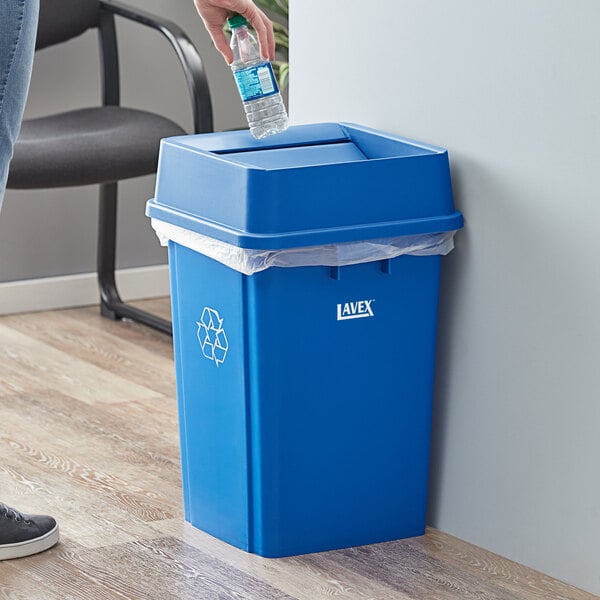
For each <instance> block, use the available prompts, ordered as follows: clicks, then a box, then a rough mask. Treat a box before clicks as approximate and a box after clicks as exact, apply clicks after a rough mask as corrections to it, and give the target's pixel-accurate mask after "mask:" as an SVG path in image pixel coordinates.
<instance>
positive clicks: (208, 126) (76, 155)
mask: <svg viewBox="0 0 600 600" xmlns="http://www.w3.org/2000/svg"><path fill="white" fill-rule="evenodd" d="M114 15H118V16H120V17H123V18H125V19H130V20H132V21H135V22H137V23H140V24H142V25H145V26H148V27H151V28H153V29H156V30H158V31H160V32H161V33H162V34H163V35H164V36H165V37H166V38H167V39H168V41H169V42H170V44H171V46H172V47H173V48H174V49H175V52H176V53H177V56H178V58H179V61H180V63H181V65H182V67H183V70H184V73H185V77H186V81H187V86H188V89H189V92H190V95H191V100H192V109H193V117H194V131H195V132H196V133H205V132H210V131H212V130H213V118H212V107H211V100H210V92H209V89H208V82H207V79H206V74H205V72H204V67H203V65H202V59H201V58H200V55H199V54H198V52H197V51H196V49H195V48H194V46H193V44H192V42H191V41H190V40H189V38H188V37H187V36H186V34H185V33H184V32H183V31H182V30H181V29H180V28H179V27H178V26H177V25H175V24H174V23H172V22H170V21H166V20H164V19H161V18H158V17H155V16H153V15H151V14H148V13H146V12H144V11H141V10H138V9H137V8H131V7H129V6H126V5H124V4H121V3H120V2H114V1H106V2H105V1H102V0H41V5H40V23H39V27H38V34H37V43H36V49H41V48H46V47H47V46H51V45H54V44H58V43H60V42H64V41H67V40H69V39H71V38H73V37H75V36H77V35H79V34H81V33H83V32H84V31H87V30H88V29H90V28H97V29H98V32H99V41H100V50H101V52H100V56H101V77H102V96H103V97H102V106H98V107H94V108H84V109H80V110H74V111H70V112H64V113H61V114H56V115H51V116H46V117H42V118H38V119H30V120H25V121H24V122H23V126H22V129H21V135H20V137H19V139H18V141H17V143H16V145H15V152H14V156H13V160H12V162H11V166H10V172H9V178H8V187H10V188H15V189H34V188H37V189H39V188H53V187H66V186H78V185H88V184H100V210H99V223H98V255H97V271H98V284H99V288H100V311H101V314H102V315H104V316H106V317H109V318H112V319H122V318H129V319H133V320H135V321H138V322H141V323H144V324H146V325H149V326H150V327H153V328H155V329H158V330H159V331H163V332H165V333H172V327H171V323H170V322H169V321H167V320H165V319H162V318H159V317H157V316H156V315H153V314H150V313H148V312H146V311H143V310H140V309H138V308H135V307H133V306H131V305H129V304H126V303H125V302H123V301H122V300H121V297H120V295H119V292H118V290H117V287H116V284H115V251H116V227H117V222H116V221H117V182H118V181H119V180H121V179H127V178H130V177H138V176H141V175H148V174H151V173H154V172H155V171H156V165H157V159H158V148H159V141H160V139H161V138H163V137H167V136H171V135H181V134H183V133H185V132H184V131H183V130H182V129H181V127H179V125H177V124H176V123H173V122H172V121H170V120H168V119H166V118H164V117H162V116H160V115H156V114H153V113H150V112H146V111H141V110H134V109H131V108H123V107H121V106H119V60H118V53H117V37H116V31H115V19H114Z"/></svg>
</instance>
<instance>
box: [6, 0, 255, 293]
mask: <svg viewBox="0 0 600 600" xmlns="http://www.w3.org/2000/svg"><path fill="white" fill-rule="evenodd" d="M126 2H127V3H128V4H130V5H132V6H138V7H139V8H142V9H144V10H146V11H149V12H153V13H155V14H158V15H161V16H163V17H165V18H168V19H170V20H172V21H175V22H176V23H178V24H179V25H180V26H181V27H182V28H183V29H184V30H185V31H186V33H187V34H188V35H189V36H190V37H191V38H192V40H193V42H194V43H195V44H196V47H197V48H198V49H199V51H200V53H201V55H202V57H203V59H204V60H205V66H206V70H207V73H208V79H209V85H210V88H211V92H212V95H213V110H214V116H215V127H216V128H217V129H235V128H238V127H243V126H244V125H245V119H244V115H243V110H242V107H241V103H240V101H239V96H238V94H237V91H236V89H235V85H234V83H233V78H232V76H231V71H230V69H229V67H228V66H227V65H226V64H225V62H224V61H223V59H222V58H221V56H220V55H219V54H218V53H217V52H216V50H215V49H214V48H213V46H212V42H211V41H210V38H209V37H208V34H207V33H206V31H205V30H204V27H203V25H202V22H201V21H200V18H199V17H198V16H197V15H196V12H195V9H194V7H193V2H192V0H126ZM117 24H118V25H117V27H118V32H117V33H118V42H119V48H120V52H121V59H122V63H121V67H122V68H121V86H122V90H121V95H122V98H121V100H122V103H123V105H125V106H131V107H134V108H141V109H145V110H152V111H155V112H158V113H160V114H164V115H166V116H168V117H170V118H172V119H173V120H174V121H176V122H178V123H179V124H180V125H181V126H182V127H184V128H186V129H187V131H191V128H192V117H191V108H190V101H189V97H188V92H187V87H186V84H185V79H184V76H183V72H182V70H181V68H180V66H179V63H178V61H177V58H176V56H175V53H174V52H173V51H172V49H171V47H170V46H169V43H168V42H167V41H166V39H164V38H163V36H162V35H161V34H160V33H157V32H155V31H153V30H150V29H148V28H145V27H142V26H140V25H137V24H133V23H131V22H128V21H125V20H123V19H120V18H118V17H117ZM99 101H100V85H99V58H98V43H97V33H96V31H95V30H93V31H88V32H86V33H85V34H83V35H82V36H80V37H79V38H76V39H74V40H72V41H70V42H68V43H67V44H62V45H60V46H54V47H51V48H47V49H44V50H43V51H41V52H39V53H37V55H36V60H35V63H34V72H33V78H32V84H31V90H30V95H29V100H28V104H27V109H26V114H25V116H26V117H37V116H41V115H45V114H51V113H54V112H61V111H63V110H68V109H74V108H79V107H83V106H93V105H98V103H99ZM153 191H154V176H148V177H142V178H138V179H134V180H129V181H126V182H124V183H123V184H121V193H120V198H121V204H120V211H119V232H118V267H120V268H123V267H139V266H143V265H153V264H156V263H163V262H165V261H166V254H165V252H164V249H162V248H160V246H159V245H158V242H157V240H156V236H155V235H154V233H153V231H152V230H151V228H150V226H149V223H148V219H146V217H145V216H144V206H145V203H146V200H147V199H148V198H150V197H151V196H152V194H153ZM97 196H98V188H97V186H89V187H85V188H67V189H58V190H43V191H30V190H27V191H11V190H9V191H8V192H7V195H6V198H5V203H4V206H3V208H2V215H1V217H0V284H1V282H10V281H17V280H24V279H35V278H43V277H49V276H58V275H70V274H73V273H88V272H94V271H95V260H96V259H95V256H96V224H97V210H98V206H97V204H98V202H97ZM61 285H65V284H64V283H61Z"/></svg>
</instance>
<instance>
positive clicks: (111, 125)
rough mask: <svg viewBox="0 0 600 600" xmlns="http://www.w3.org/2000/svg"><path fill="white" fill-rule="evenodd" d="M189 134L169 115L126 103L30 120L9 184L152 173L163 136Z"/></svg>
mask: <svg viewBox="0 0 600 600" xmlns="http://www.w3.org/2000/svg"><path fill="white" fill-rule="evenodd" d="M184 133H185V132H184V131H183V129H181V127H179V125H177V124H176V123H173V121H170V120H169V119H165V118H164V117H161V116H159V115H155V114H153V113H149V112H145V111H141V110H134V109H130V108H123V107H120V106H102V107H98V108H84V109H80V110H75V111H70V112H65V113H61V114H57V115H51V116H48V117H41V118H38V119H29V120H25V121H23V125H22V128H21V134H20V136H19V139H18V140H17V143H16V144H15V151H14V156H13V159H12V162H11V164H10V171H9V177H8V187H10V188H20V189H32V188H51V187H67V186H74V185H89V184H94V183H107V182H112V181H118V180H121V179H128V178H130V177H138V176H140V175H148V174H150V173H154V172H155V171H156V165H157V161H158V150H159V142H160V140H161V139H162V138H164V137H169V136H172V135H183V134H184Z"/></svg>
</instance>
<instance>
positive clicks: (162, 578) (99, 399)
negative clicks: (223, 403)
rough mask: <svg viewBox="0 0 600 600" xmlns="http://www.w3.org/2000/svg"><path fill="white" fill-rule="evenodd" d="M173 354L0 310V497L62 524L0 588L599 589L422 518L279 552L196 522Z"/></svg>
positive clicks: (390, 593)
mask: <svg viewBox="0 0 600 600" xmlns="http://www.w3.org/2000/svg"><path fill="white" fill-rule="evenodd" d="M145 307H146V308H149V309H151V310H154V311H157V312H161V313H162V314H164V315H168V311H169V307H168V301H166V300H159V301H151V302H147V303H145ZM172 359H173V357H172V348H171V340H170V338H168V337H167V336H164V335H162V334H159V333H156V332H153V331H151V330H149V329H147V328H145V327H142V326H139V325H135V324H133V323H123V322H120V323H115V322H111V321H109V320H107V319H102V318H100V317H99V315H98V309H97V308H95V307H92V308H81V309H74V310H65V311H54V312H50V313H34V314H27V315H15V316H8V317H2V318H0V499H2V501H4V502H7V503H9V504H13V505H15V506H17V507H18V508H21V509H23V510H27V511H29V512H42V513H45V512H47V513H50V514H52V515H54V516H56V518H57V519H58V520H59V522H60V526H61V529H62V541H61V543H60V544H59V545H58V546H56V547H55V548H54V549H52V550H50V551H48V552H46V553H43V554H40V555H37V556H33V557H29V558H25V559H20V560H14V561H5V562H3V563H0V598H1V599H4V598H11V599H13V598H19V599H24V600H36V599H40V600H42V599H43V600H55V599H56V600H67V599H84V600H94V599H103V600H104V599H113V598H115V599H116V598H119V599H124V598H125V599H127V598H130V599H171V598H173V599H176V598H177V599H186V598H189V599H191V598H194V599H197V598H201V599H212V598H215V599H217V598H218V599H226V598H236V599H244V600H246V599H248V600H249V599H257V600H269V599H284V598H297V599H303V600H319V599H321V598H357V599H368V598H369V599H398V600H407V599H414V600H417V599H426V600H438V599H439V600H446V599H447V600H450V599H461V600H462V599H471V598H472V599H477V600H492V599H493V600H516V599H523V600H537V599H552V600H560V599H569V600H584V599H591V598H594V597H595V596H592V595H591V594H587V593H585V592H582V591H580V590H577V589H575V588H573V587H570V586H568V585H566V584H564V583H561V582H559V581H556V580H554V579H552V578H550V577H547V576H544V575H542V574H540V573H537V572H535V571H532V570H530V569H527V568H525V567H522V566H520V565H518V564H516V563H514V562H511V561H508V560H506V559H503V558H501V557H499V556H497V555H494V554H492V553H490V552H487V551H485V550H482V549H481V548H477V547H475V546H472V545H470V544H467V543H465V542H462V541H460V540H458V539H456V538H453V537H451V536H449V535H446V534H444V533H441V532H439V531H436V530H434V529H429V530H428V532H427V534H426V535H425V536H423V537H420V538H413V539H409V540H403V541H398V542H389V543H385V544H376V545H372V546H364V547H361V548H352V549H348V550H339V551H334V552H326V553H321V554H314V555H308V556H301V557H294V558H286V559H263V558H260V557H257V556H254V555H249V554H246V553H244V552H242V551H239V550H237V549H235V548H231V547H229V546H228V545H227V544H225V543H223V542H220V541H219V540H216V539H214V538H212V537H210V536H208V535H206V534H204V533H202V532H200V531H197V530H195V529H194V528H192V527H191V526H189V525H187V524H185V523H184V522H183V516H182V501H181V493H180V488H181V480H180V473H179V452H178V431H177V415H176V403H175V378H174V371H173V364H172Z"/></svg>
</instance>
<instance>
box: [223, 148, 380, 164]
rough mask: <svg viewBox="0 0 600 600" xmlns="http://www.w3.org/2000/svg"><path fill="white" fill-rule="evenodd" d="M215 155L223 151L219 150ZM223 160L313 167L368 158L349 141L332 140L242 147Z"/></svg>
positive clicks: (229, 153)
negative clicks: (243, 148) (320, 142)
mask: <svg viewBox="0 0 600 600" xmlns="http://www.w3.org/2000/svg"><path fill="white" fill-rule="evenodd" d="M219 154H224V153H223V152H219ZM226 154H227V160H228V161H233V162H237V163H240V164H243V165H246V166H250V167H262V168H264V169H290V168H294V167H316V166H318V165H331V164H336V163H347V162H355V161H363V160H368V157H367V156H365V154H364V153H363V152H362V151H361V150H360V148H359V147H358V146H357V145H356V144H354V143H353V142H333V143H328V144H312V145H305V146H285V147H279V148H266V149H264V150H254V149H248V150H242V151H241V152H239V151H234V152H227V153H226Z"/></svg>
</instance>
